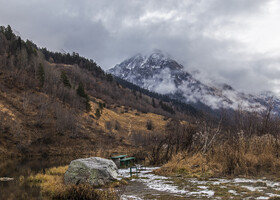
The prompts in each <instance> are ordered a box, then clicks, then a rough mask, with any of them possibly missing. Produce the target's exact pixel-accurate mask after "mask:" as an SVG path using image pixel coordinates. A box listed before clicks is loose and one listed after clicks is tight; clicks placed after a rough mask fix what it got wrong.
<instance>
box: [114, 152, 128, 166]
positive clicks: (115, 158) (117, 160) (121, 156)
mask: <svg viewBox="0 0 280 200" xmlns="http://www.w3.org/2000/svg"><path fill="white" fill-rule="evenodd" d="M126 156H127V155H119V156H114V157H111V159H112V160H113V161H114V163H115V164H116V165H117V167H118V168H120V166H121V161H120V160H121V159H124V158H125V157H126Z"/></svg>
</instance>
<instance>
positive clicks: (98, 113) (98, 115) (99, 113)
mask: <svg viewBox="0 0 280 200" xmlns="http://www.w3.org/2000/svg"><path fill="white" fill-rule="evenodd" d="M95 117H96V118H97V119H99V118H100V117H101V112H100V110H99V108H97V109H96V111H95Z"/></svg>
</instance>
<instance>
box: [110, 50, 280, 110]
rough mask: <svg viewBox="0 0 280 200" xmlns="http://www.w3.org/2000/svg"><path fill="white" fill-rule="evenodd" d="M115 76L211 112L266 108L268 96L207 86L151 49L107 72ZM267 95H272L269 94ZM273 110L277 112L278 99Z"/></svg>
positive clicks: (169, 59) (168, 57) (180, 66)
mask: <svg viewBox="0 0 280 200" xmlns="http://www.w3.org/2000/svg"><path fill="white" fill-rule="evenodd" d="M108 72H109V73H111V74H112V75H114V76H117V77H119V78H122V79H124V80H126V81H129V82H131V83H133V84H136V85H138V86H139V87H142V88H144V89H148V90H150V91H152V92H157V93H159V94H164V95H168V96H169V97H171V98H173V99H176V100H179V101H182V102H184V103H192V104H196V103H202V104H205V105H207V106H209V107H211V108H212V109H214V110H215V109H216V110H219V109H233V110H237V109H240V108H242V109H244V110H248V111H252V110H254V111H263V110H265V107H266V106H267V105H268V103H269V102H268V96H267V95H252V94H247V93H243V92H239V91H237V90H235V89H234V88H233V87H232V86H230V85H228V84H224V83H219V84H220V86H218V85H217V86H213V85H211V86H210V85H207V84H206V83H203V81H202V80H198V79H196V78H195V77H194V76H192V74H191V73H189V72H187V71H185V70H184V66H183V65H181V64H179V63H178V62H177V61H176V60H174V59H172V57H171V56H169V55H168V54H167V53H163V52H162V51H160V50H154V51H152V52H151V53H150V54H146V55H142V54H140V53H138V54H136V55H135V56H132V57H131V58H128V59H126V60H124V61H123V62H121V63H120V64H117V65H116V66H115V67H113V68H111V69H109V70H108ZM268 94H269V95H270V96H271V95H272V93H271V92H270V93H268ZM274 99H275V100H276V101H275V102H276V103H275V104H276V105H275V106H276V110H279V105H280V104H279V100H278V99H277V98H276V97H275V96H274Z"/></svg>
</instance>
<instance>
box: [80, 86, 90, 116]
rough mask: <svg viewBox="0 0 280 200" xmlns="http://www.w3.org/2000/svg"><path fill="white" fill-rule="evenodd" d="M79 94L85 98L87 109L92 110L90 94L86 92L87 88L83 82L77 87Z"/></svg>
mask: <svg viewBox="0 0 280 200" xmlns="http://www.w3.org/2000/svg"><path fill="white" fill-rule="evenodd" d="M77 94H78V95H79V96H80V97H83V98H85V104H86V110H87V111H90V110H91V106H90V103H89V96H88V95H87V94H86V92H85V88H84V85H83V83H79V86H78V88H77Z"/></svg>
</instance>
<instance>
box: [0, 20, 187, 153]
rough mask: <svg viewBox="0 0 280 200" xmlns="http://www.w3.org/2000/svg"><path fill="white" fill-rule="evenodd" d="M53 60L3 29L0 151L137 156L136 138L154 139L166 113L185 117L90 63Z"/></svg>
mask: <svg viewBox="0 0 280 200" xmlns="http://www.w3.org/2000/svg"><path fill="white" fill-rule="evenodd" d="M46 52H47V53H48V51H46V50H44V53H45V54H46ZM57 55H59V57H58V58H59V59H60V58H63V59H66V60H65V61H64V62H65V63H61V62H62V61H61V62H60V63H58V61H57V59H58V58H56V56H57ZM53 57H54V58H52V57H49V58H48V60H46V59H45V55H44V54H43V53H42V51H41V50H39V49H38V47H37V46H36V45H35V44H33V43H32V42H31V41H28V40H27V41H26V42H25V41H22V40H21V39H20V37H17V36H16V35H14V34H13V33H12V31H11V28H10V27H9V26H8V27H7V28H5V27H1V31H0V119H1V120H0V155H1V156H4V157H7V156H17V155H44V156H47V155H65V154H91V155H97V154H104V153H106V155H107V154H111V153H114V152H125V153H135V152H132V151H133V150H134V149H136V147H137V146H138V144H136V143H135V137H136V135H141V136H143V135H146V136H147V137H149V136H151V137H152V136H153V137H154V136H155V135H156V134H162V133H163V132H164V131H165V125H166V123H167V122H168V121H170V120H168V118H170V117H175V118H178V119H180V118H181V119H182V118H186V116H185V115H184V114H182V113H180V112H178V111H177V112H176V115H172V114H170V113H168V112H166V111H164V110H163V109H162V108H161V107H160V106H159V100H153V99H152V98H151V97H149V96H146V95H144V94H141V93H139V92H135V91H131V90H129V89H127V88H123V87H122V86H120V85H119V84H117V83H116V82H114V80H112V77H110V75H107V74H105V73H104V72H103V71H102V70H101V69H100V67H98V66H97V65H96V64H95V63H94V62H93V61H92V60H87V59H85V58H82V57H79V55H78V54H76V53H73V54H72V55H70V54H54V55H53ZM67 59H68V60H67ZM55 61H57V62H55ZM77 63H78V64H77ZM152 102H153V103H152ZM166 104H167V105H170V106H171V107H172V104H170V103H166ZM143 145H145V144H143ZM137 149H139V148H137Z"/></svg>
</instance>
